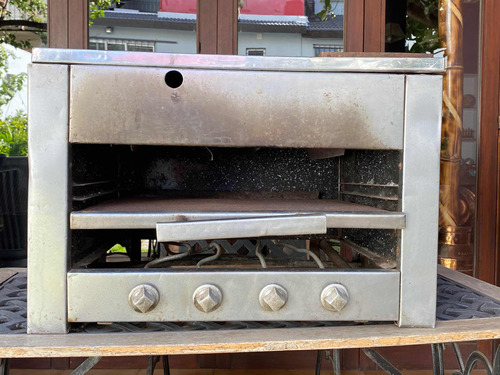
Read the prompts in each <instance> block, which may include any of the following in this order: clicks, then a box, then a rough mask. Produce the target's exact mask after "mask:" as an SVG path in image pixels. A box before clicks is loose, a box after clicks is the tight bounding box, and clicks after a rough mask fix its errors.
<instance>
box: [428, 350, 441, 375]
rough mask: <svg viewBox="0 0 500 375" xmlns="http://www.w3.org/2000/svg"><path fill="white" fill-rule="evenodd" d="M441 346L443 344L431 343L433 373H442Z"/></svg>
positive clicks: (435, 374) (437, 374) (439, 374)
mask: <svg viewBox="0 0 500 375" xmlns="http://www.w3.org/2000/svg"><path fill="white" fill-rule="evenodd" d="M443 346H444V344H432V345H431V350H432V368H433V370H434V375H444V363H443Z"/></svg>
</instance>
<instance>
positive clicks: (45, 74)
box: [28, 64, 69, 333]
mask: <svg viewBox="0 0 500 375" xmlns="http://www.w3.org/2000/svg"><path fill="white" fill-rule="evenodd" d="M68 70H69V69H68V66H65V65H37V64H35V65H32V66H30V67H29V70H28V74H29V110H28V123H29V132H28V147H29V148H28V156H29V194H28V215H29V220H28V274H29V277H28V332H29V333H66V331H67V318H66V273H67V271H68V265H67V251H68V246H69V234H68V231H69V204H68V202H69V198H68V191H69V181H68V174H69V172H68V145H69V143H68V99H69V98H68V89H69V71H68Z"/></svg>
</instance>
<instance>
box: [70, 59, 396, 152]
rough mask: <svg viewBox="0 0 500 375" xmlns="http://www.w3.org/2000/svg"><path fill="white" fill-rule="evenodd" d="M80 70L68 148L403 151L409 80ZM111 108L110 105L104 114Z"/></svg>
mask: <svg viewBox="0 0 500 375" xmlns="http://www.w3.org/2000/svg"><path fill="white" fill-rule="evenodd" d="M167 72H169V69H162V68H137V67H113V66H72V67H71V98H70V141H71V142H74V143H113V144H150V145H167V144H168V145H179V146H184V145H202V146H236V147H240V146H252V147H256V146H258V147H261V146H269V147H273V146H274V147H297V148H301V147H305V148H307V147H311V148H355V149H401V148H402V140H403V108H404V75H393V74H363V73H358V74H353V73H314V72H262V71H245V72H241V71H227V70H226V71H223V70H202V69H179V72H180V73H181V74H182V76H183V83H182V84H181V86H180V87H178V88H176V89H173V88H170V87H169V86H167V84H166V83H165V74H166V73H167ZM104 103H105V104H104Z"/></svg>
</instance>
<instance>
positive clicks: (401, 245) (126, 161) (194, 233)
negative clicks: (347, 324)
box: [28, 50, 444, 333]
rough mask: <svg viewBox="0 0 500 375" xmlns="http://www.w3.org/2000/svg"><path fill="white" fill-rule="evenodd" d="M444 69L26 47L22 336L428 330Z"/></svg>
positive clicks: (406, 63) (382, 62)
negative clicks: (254, 328) (388, 324)
mask: <svg viewBox="0 0 500 375" xmlns="http://www.w3.org/2000/svg"><path fill="white" fill-rule="evenodd" d="M443 66H444V65H443V61H442V60H441V59H434V58H428V59H425V58H411V59H396V58H349V57H343V58H335V59H333V58H272V57H265V58H263V57H239V56H208V55H167V54H147V53H146V54H145V53H122V52H98V51H77V50H36V51H34V54H33V65H32V66H31V68H30V72H29V76H30V111H29V121H30V150H29V155H30V163H31V164H30V195H29V258H28V259H29V272H30V278H29V289H28V290H29V295H28V331H29V332H31V333H44V332H50V333H62V332H66V331H67V328H68V323H69V322H134V321H135V322H137V321H139V322H140V321H150V322H154V321H239V320H254V321H259V320H261V321H297V320H318V321H325V320H330V321H397V322H398V324H399V325H400V326H433V325H434V320H435V309H436V300H435V298H436V249H437V213H438V190H439V186H438V185H439V184H438V179H439V149H440V121H441V89H442V87H441V85H442V79H441V76H440V75H439V73H440V72H442V70H443ZM238 239H240V240H242V239H244V240H245V241H244V242H245V246H241V247H238V246H235V244H237V243H238ZM290 241H293V242H290ZM141 242H142V243H149V244H150V249H149V252H148V254H147V256H146V254H144V253H141V246H140V244H141ZM117 243H119V244H121V245H124V246H125V247H126V248H127V253H128V256H129V258H130V261H128V259H127V261H126V262H123V261H122V262H111V259H110V256H107V253H108V250H109V249H110V248H111V247H112V246H113V245H115V244H117ZM339 244H343V245H342V246H344V245H345V244H348V245H349V248H350V250H351V252H352V254H354V257H353V258H349V259H340V261H339V258H341V257H340V255H339V254H338V253H337V252H336V250H338V249H337V248H336V246H339ZM151 245H152V246H151ZM339 262H340V263H339ZM339 264H340V265H341V266H342V267H344V266H345V267H349V269H346V268H338V267H339ZM47 294H50V295H51V298H50V299H49V298H46V296H47Z"/></svg>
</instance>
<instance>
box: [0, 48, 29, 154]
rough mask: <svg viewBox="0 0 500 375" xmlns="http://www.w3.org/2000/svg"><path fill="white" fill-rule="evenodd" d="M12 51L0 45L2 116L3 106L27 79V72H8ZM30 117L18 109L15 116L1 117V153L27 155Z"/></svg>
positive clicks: (0, 102)
mask: <svg viewBox="0 0 500 375" xmlns="http://www.w3.org/2000/svg"><path fill="white" fill-rule="evenodd" d="M11 56H12V53H10V52H9V51H7V50H6V49H5V47H4V46H2V45H0V78H1V79H2V83H1V85H0V116H1V115H2V109H3V108H2V107H3V106H5V105H6V104H7V103H8V102H10V100H11V99H12V98H13V97H14V95H15V94H16V93H17V92H18V91H19V90H21V89H22V87H23V84H24V82H25V80H26V73H21V74H11V75H8V74H7V69H8V63H7V59H8V58H9V57H11ZM27 125H28V119H27V116H26V113H24V112H23V111H18V112H17V113H16V114H15V115H13V116H7V117H6V118H5V119H4V120H1V119H0V154H5V155H7V156H23V155H26V152H27V146H28V135H27Z"/></svg>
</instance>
